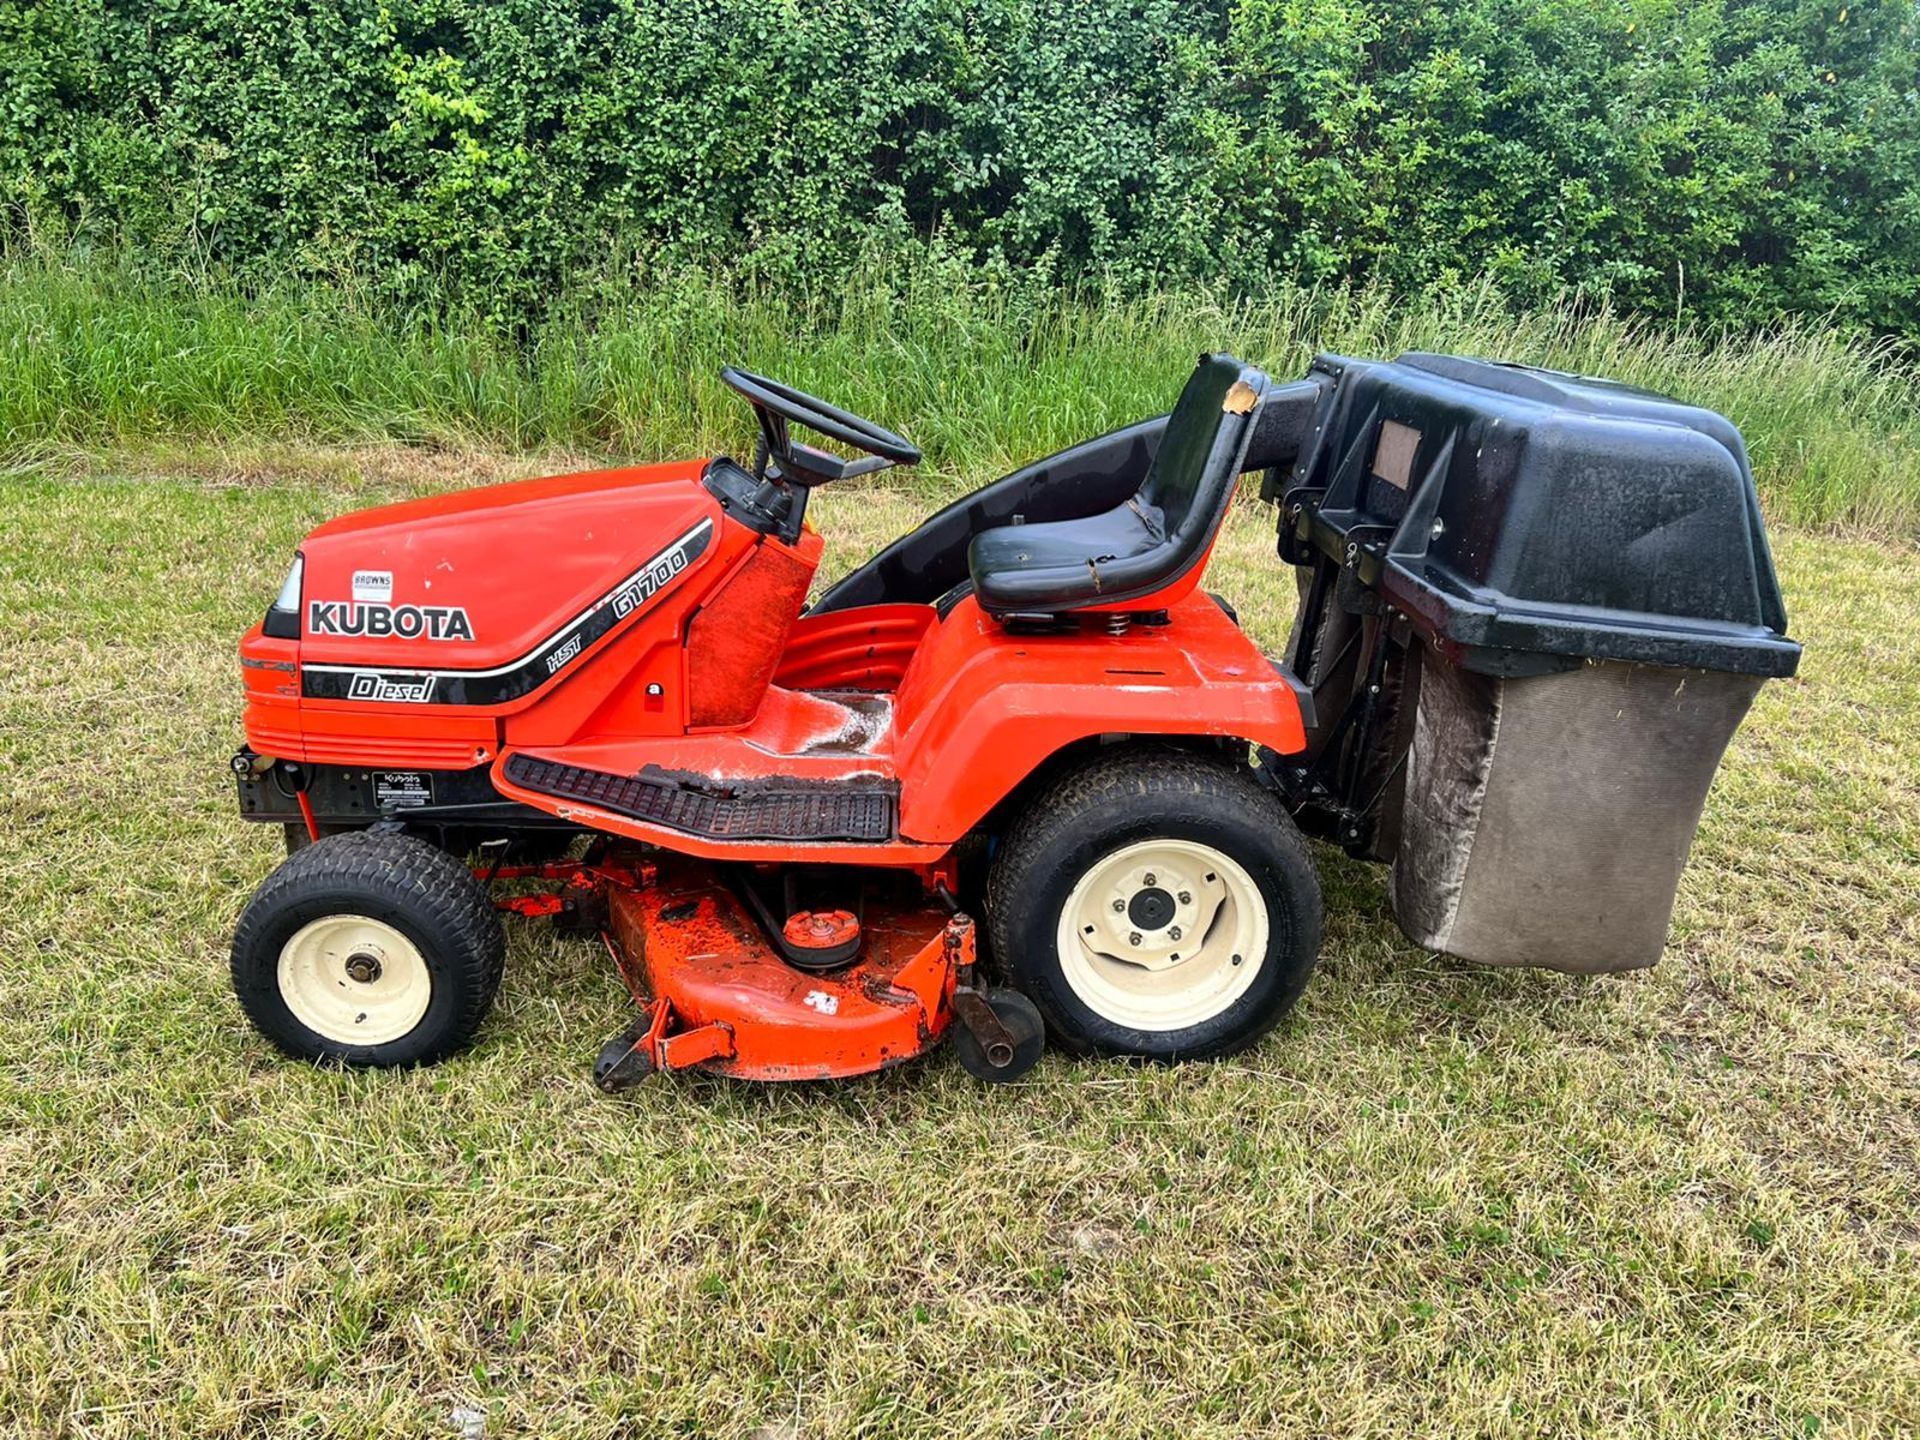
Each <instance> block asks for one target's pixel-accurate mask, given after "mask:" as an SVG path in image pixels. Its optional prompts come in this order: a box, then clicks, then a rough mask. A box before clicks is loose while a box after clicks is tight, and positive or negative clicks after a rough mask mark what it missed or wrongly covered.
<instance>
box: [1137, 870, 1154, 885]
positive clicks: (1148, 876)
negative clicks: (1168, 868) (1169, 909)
mask: <svg viewBox="0 0 1920 1440" xmlns="http://www.w3.org/2000/svg"><path fill="white" fill-rule="evenodd" d="M1140 878H1141V879H1143V880H1145V881H1146V882H1147V884H1149V885H1151V884H1153V872H1152V871H1151V870H1149V871H1148V872H1147V873H1146V874H1145V875H1143V876H1141V877H1140Z"/></svg>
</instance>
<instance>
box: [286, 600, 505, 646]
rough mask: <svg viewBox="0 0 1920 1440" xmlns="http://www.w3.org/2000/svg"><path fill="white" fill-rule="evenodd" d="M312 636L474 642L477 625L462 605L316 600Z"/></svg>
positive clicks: (310, 623)
mask: <svg viewBox="0 0 1920 1440" xmlns="http://www.w3.org/2000/svg"><path fill="white" fill-rule="evenodd" d="M307 633H308V634H309V635H367V636H377V637H381V638H384V637H386V636H389V635H392V636H397V637H398V638H400V639H402V640H420V639H426V640H471V639H473V623H472V622H471V621H470V620H468V619H467V612H466V611H465V610H464V609H462V608H461V607H460V606H458V605H378V604H373V603H371V602H368V601H364V600H315V601H314V602H313V603H312V604H310V605H308V606H307Z"/></svg>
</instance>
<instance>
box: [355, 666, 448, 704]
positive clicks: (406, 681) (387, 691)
mask: <svg viewBox="0 0 1920 1440" xmlns="http://www.w3.org/2000/svg"><path fill="white" fill-rule="evenodd" d="M347 698H348V699H349V700H385V701H391V702H394V703H397V704H407V705H424V704H426V703H427V702H428V701H429V700H431V699H433V676H431V675H383V674H381V673H380V672H379V671H377V670H360V671H356V672H355V674H354V677H353V679H352V681H351V682H350V683H349V684H348V686H347Z"/></svg>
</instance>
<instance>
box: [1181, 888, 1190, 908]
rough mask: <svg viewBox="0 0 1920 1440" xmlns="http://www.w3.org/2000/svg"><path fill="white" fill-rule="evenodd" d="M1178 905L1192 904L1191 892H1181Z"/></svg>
mask: <svg viewBox="0 0 1920 1440" xmlns="http://www.w3.org/2000/svg"><path fill="white" fill-rule="evenodd" d="M1180 903H1181V904H1182V905H1191V904H1193V892H1192V891H1191V890H1182V891H1181V892H1180Z"/></svg>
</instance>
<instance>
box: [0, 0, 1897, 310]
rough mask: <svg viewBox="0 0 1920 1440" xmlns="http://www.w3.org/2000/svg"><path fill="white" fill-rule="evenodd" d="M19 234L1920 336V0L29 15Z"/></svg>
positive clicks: (295, 3) (12, 155)
mask: <svg viewBox="0 0 1920 1440" xmlns="http://www.w3.org/2000/svg"><path fill="white" fill-rule="evenodd" d="M0 185H4V190H5V195H6V198H7V200H8V201H9V202H10V203H9V204H8V205H7V207H6V209H7V214H8V216H9V219H8V222H7V224H8V228H9V230H10V242H9V243H11V244H12V245H13V246H15V247H16V248H17V247H19V246H21V245H29V246H31V245H35V244H38V245H40V246H43V247H50V248H54V249H59V250H62V251H65V250H68V249H69V248H70V247H72V246H73V245H75V244H78V245H81V246H97V247H109V248H113V249H115V250H122V251H130V252H131V253H133V254H135V255H138V256H141V257H145V258H146V260H147V261H148V262H149V263H152V264H155V265H160V266H182V265H185V266H193V267H204V266H208V265H212V266H215V267H218V268H221V269H224V270H229V271H232V272H235V273H238V274H240V275H241V276H243V277H255V278H258V277H271V278H273V279H276V280H278V279H280V278H283V277H285V276H287V275H289V274H293V275H299V276H307V277H318V278H338V277H343V276H351V277H356V278H357V279H358V280H359V281H360V282H363V283H366V284H370V285H372V286H373V287H375V289H376V290H377V291H379V292H380V293H382V294H383V295H385V296H387V297H389V298H392V299H396V300H400V301H403V302H421V301H432V302H434V303H441V302H444V301H446V300H448V299H449V298H451V299H453V300H455V301H457V302H458V303H461V304H465V305H470V306H477V307H479V308H481V309H482V310H484V311H485V312H486V313H488V314H489V315H490V316H491V317H492V318H494V319H497V320H506V321H510V322H516V323H524V322H526V321H529V320H531V319H534V318H536V317H538V316H540V315H542V314H544V313H545V312H546V311H547V310H549V309H550V308H551V305H552V302H553V298H554V297H555V296H557V295H559V294H562V293H566V292H572V291H575V290H577V289H578V288H580V287H581V286H582V285H584V284H588V283H600V284H611V285H613V286H615V287H621V286H624V285H625V284H627V283H628V282H629V280H630V279H631V277H632V272H633V271H634V270H635V269H636V268H637V269H639V270H642V271H649V270H654V269H656V268H657V267H660V266H662V265H684V264H689V263H691V264H696V265H713V264H716V263H725V264H728V265H730V266H743V267H745V268H746V269H747V271H748V272H749V273H753V274H759V275H765V276H768V277H771V278H773V279H774V280H776V281H778V282H780V283H782V284H791V283H795V282H808V281H813V282H818V281H823V280H825V279H827V278H829V277H832V276H836V275H839V274H843V273H844V272H845V271H846V270H847V268H848V267H849V265H850V264H851V263H853V261H854V260H855V259H856V258H857V257H859V256H861V255H863V254H870V253H872V252H873V251H875V250H876V249H885V248H887V247H894V246H898V245H900V244H902V243H906V242H912V241H914V240H915V239H918V240H920V241H926V240H928V239H933V240H934V241H936V243H938V244H939V245H942V246H944V247H946V248H947V249H949V250H951V251H953V252H954V253H958V254H960V255H962V256H964V257H966V258H967V259H968V260H969V261H970V262H972V263H975V264H980V265H984V266H986V267H988V268H989V269H992V268H994V267H1004V268H1008V269H1014V270H1019V271H1022V272H1027V273H1031V274H1035V275H1038V276H1041V277H1043V278H1059V279H1066V280H1071V281H1083V280H1087V279H1089V278H1092V279H1095V280H1097V281H1098V283H1100V284H1102V285H1108V286H1116V287H1118V288H1120V289H1122V290H1125V291H1133V292H1137V291H1140V290H1144V289H1146V288H1149V287H1151V286H1156V285H1167V284H1191V283H1195V282H1198V283H1202V284H1205V285H1208V286H1215V285H1225V286H1227V287H1230V288H1234V289H1238V290H1240V291H1243V292H1257V291H1258V290H1260V289H1261V288H1262V287H1265V286H1269V285H1271V284H1273V283H1274V281H1275V279H1276V278H1277V277H1286V278H1290V279H1294V280H1299V281H1306V282H1325V281H1335V282H1342V283H1345V282H1361V283H1379V284H1383V285H1385V286H1386V287H1389V288H1391V289H1393V290H1395V291H1397V292H1399V293H1402V294H1408V293H1413V292H1416V291H1418V290H1420V289H1422V288H1426V287H1433V286H1444V285H1446V284H1448V283H1450V282H1454V281H1458V280H1461V279H1472V278H1477V277H1480V276H1483V275H1491V276H1493V277H1494V278H1495V279H1496V281H1497V282H1498V283H1499V284H1500V285H1501V287H1502V288H1503V289H1504V290H1506V291H1507V292H1508V293H1509V294H1512V295H1513V296H1515V297H1516V298H1517V299H1519V300H1521V301H1523V302H1534V301H1539V300H1543V299H1552V298H1561V297H1565V296H1568V295H1576V296H1583V297H1589V298H1591V297H1599V296H1605V297H1608V298H1610V299H1612V300H1613V301H1615V302H1616V303H1619V304H1622V305H1625V306H1628V307H1632V308H1635V309H1639V310H1643V311H1650V312H1653V313H1659V314H1668V315H1671V314H1673V313H1675V312H1676V311H1679V312H1681V313H1684V314H1687V315H1690V316H1699V317H1702V318H1706V319H1710V320H1721V319H1731V320H1736V321H1740V322H1752V321H1755V320H1763V319H1766V318H1769V317H1772V316H1775V315H1778V314H1780V313H1781V312H1785V311H1799V312H1814V313H1832V314H1833V315H1835V316H1837V317H1838V318H1840V319H1841V320H1843V321H1844V322H1847V323H1851V324H1855V325H1860V326H1864V327H1868V328H1872V329H1876V330H1880V331H1883V332H1893V333H1904V334H1909V335H1911V334H1915V333H1920V32H1917V31H1916V20H1915V7H1914V5H1913V3H1912V0H1862V3H1851V0H1838V3H1812V0H1706V3H1685V4H1683V3H1679V0H1545V3H1538V0H1234V3H1226V0H1126V3H1122V0H894V3H890V4H888V5H886V6H865V5H852V4H845V3H839V4H826V3H820V0H785V3H769V0H674V3H653V4H646V3H641V0H338V3H323V0H145V3H140V4H133V3H130V0H62V3H60V4H57V5H56V4H49V3H45V0H0Z"/></svg>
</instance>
